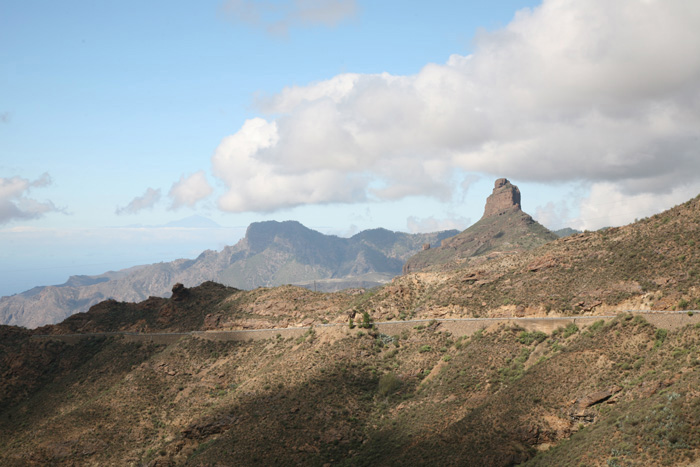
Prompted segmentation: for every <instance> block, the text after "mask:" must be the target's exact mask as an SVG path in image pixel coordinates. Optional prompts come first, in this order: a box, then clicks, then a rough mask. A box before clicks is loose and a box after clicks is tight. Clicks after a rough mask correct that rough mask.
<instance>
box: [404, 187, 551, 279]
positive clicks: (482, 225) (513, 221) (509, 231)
mask: <svg viewBox="0 0 700 467" xmlns="http://www.w3.org/2000/svg"><path fill="white" fill-rule="evenodd" d="M556 239H557V236H556V235H554V234H553V233H552V232H550V231H549V230H547V229H546V228H545V227H544V226H542V225H540V224H538V223H537V222H536V221H535V220H534V219H533V218H532V217H530V216H529V215H528V214H526V213H524V212H523V211H522V210H521V208H520V190H519V189H518V187H517V186H515V185H513V184H512V183H510V182H509V181H508V180H507V179H505V178H499V179H498V180H496V183H495V184H494V188H493V192H492V193H491V196H489V197H488V199H487V200H486V208H485V209H484V216H483V217H482V218H481V219H480V220H479V222H477V223H476V224H474V225H472V226H471V227H469V228H468V229H467V230H465V231H463V232H461V233H460V234H458V235H455V236H454V237H452V238H449V239H446V240H444V241H443V242H442V244H441V245H440V246H439V247H437V248H431V249H428V250H423V251H421V252H419V253H418V254H416V255H415V256H413V257H412V258H410V259H409V260H408V261H407V262H406V264H404V267H403V273H404V274H408V273H411V272H417V271H422V270H425V269H427V268H434V267H440V268H448V269H449V268H453V267H461V266H464V264H465V262H467V261H469V260H470V258H474V257H481V258H482V259H484V258H486V259H493V258H496V257H498V256H500V255H503V254H512V253H517V252H520V251H524V250H531V249H533V248H536V247H538V246H540V245H543V244H545V243H547V242H550V241H552V240H556ZM535 270H536V269H535Z"/></svg>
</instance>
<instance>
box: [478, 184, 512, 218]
mask: <svg viewBox="0 0 700 467" xmlns="http://www.w3.org/2000/svg"><path fill="white" fill-rule="evenodd" d="M508 211H520V190H518V187H517V186H515V185H513V184H512V183H510V182H509V181H508V179H505V178H499V179H498V180H496V184H495V185H494V187H493V193H491V196H489V197H488V198H487V199H486V208H484V216H483V217H482V219H485V218H487V217H492V216H499V215H501V214H503V213H505V212H508Z"/></svg>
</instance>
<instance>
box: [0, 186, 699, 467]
mask: <svg viewBox="0 0 700 467" xmlns="http://www.w3.org/2000/svg"><path fill="white" fill-rule="evenodd" d="M698 242H700V196H698V197H697V198H694V199H692V200H690V201H688V202H686V203H684V204H682V205H679V206H676V207H675V208H673V209H670V210H668V211H666V212H663V213H660V214H658V215H656V216H653V217H651V218H648V219H643V220H641V221H639V222H636V223H634V224H630V225H627V226H624V227H618V228H613V229H607V230H605V231H600V232H587V233H583V234H578V235H573V236H570V237H566V238H562V239H559V240H555V241H552V242H549V243H547V244H544V245H542V246H540V247H538V248H535V249H533V250H529V251H523V252H520V253H514V254H509V255H501V256H498V257H494V258H492V259H490V260H483V261H476V262H468V263H452V264H451V265H447V264H446V265H445V266H451V268H450V267H442V268H440V269H438V270H431V271H427V272H418V273H413V274H408V275H405V276H400V277H397V278H395V279H394V280H393V281H392V283H391V284H388V285H386V286H384V287H382V288H380V289H378V290H376V291H372V292H366V293H361V292H358V291H351V290H348V291H343V292H336V293H321V292H314V291H311V290H308V289H304V288H300V287H293V286H283V287H274V288H259V289H256V290H239V289H234V288H230V287H226V286H223V285H220V284H215V283H212V282H205V283H203V284H202V285H200V286H198V287H192V288H188V287H184V286H181V285H176V286H175V287H174V288H173V294H172V296H171V297H170V298H156V297H154V298H151V299H148V300H146V301H144V302H141V303H124V302H117V301H114V300H110V301H105V302H103V303H101V304H99V305H98V306H95V307H93V308H92V309H91V310H90V311H89V312H88V313H82V314H78V315H75V316H72V317H70V318H69V319H67V320H66V321H64V322H63V323H61V324H59V325H53V326H46V327H43V328H40V329H37V330H34V331H30V330H26V329H22V328H17V327H12V326H0V446H4V449H3V450H0V464H2V465H8V466H20V465H22V466H24V465H32V464H34V465H46V464H50V465H85V464H94V465H144V464H145V465H150V466H163V465H193V466H212V467H213V466H217V465H289V464H293V465H297V464H299V465H320V466H322V465H326V464H330V465H347V466H350V465H352V466H365V465H366V466H369V465H493V466H509V465H515V464H521V463H524V464H525V465H533V466H534V465H542V466H546V465H551V466H561V465H592V466H611V465H613V466H614V465H645V466H646V465H650V466H655V465H679V466H691V465H696V463H697V461H698V457H699V456H700V436H699V435H700V432H699V431H698V427H699V426H700V394H699V393H698V391H697V388H698V386H699V385H700V373H699V372H698V366H699V365H700V360H699V358H700V354H699V352H700V313H694V312H688V313H682V314H677V315H676V316H680V317H682V318H683V322H685V323H687V325H685V326H684V327H674V328H671V327H670V326H669V327H655V326H654V325H652V324H650V322H649V321H652V319H651V317H649V318H648V319H649V321H647V319H645V317H644V315H642V314H630V313H625V312H624V310H626V309H629V308H636V309H654V310H664V309H665V310H671V309H677V310H681V309H697V308H700V290H699V289H698V280H697V277H698V270H700V253H698V251H697V244H698ZM364 312H366V313H367V314H368V316H369V317H370V318H372V319H374V320H375V321H381V320H389V319H391V320H396V319H405V318H409V317H421V318H426V319H430V318H441V317H445V318H465V317H475V316H481V317H497V316H525V317H527V316H542V317H545V316H548V317H554V316H561V315H573V316H580V315H584V314H585V315H594V316H595V315H603V314H604V315H611V314H617V317H616V318H614V319H609V318H605V319H600V320H599V321H595V319H593V320H588V321H587V323H589V324H584V323H583V321H581V320H579V321H578V322H579V324H578V325H577V324H575V323H572V324H570V325H567V326H566V327H565V328H564V327H561V328H558V329H554V330H552V329H551V328H546V326H543V329H544V330H543V329H538V330H532V329H530V330H528V329H525V328H524V327H520V326H519V325H518V322H515V321H511V322H510V324H508V325H503V324H494V322H493V321H481V322H480V323H483V324H482V325H481V327H480V329H478V330H476V331H475V332H474V331H471V332H468V333H464V334H463V335H462V334H460V335H457V334H451V333H450V332H447V331H446V327H445V326H442V325H441V323H440V322H438V321H433V322H427V321H424V322H421V323H415V324H412V325H408V326H404V327H403V328H402V330H401V331H399V332H397V333H396V334H393V333H392V334H391V335H388V334H382V333H381V332H379V331H377V330H374V329H364V328H360V327H355V328H351V327H350V326H348V321H349V316H353V315H354V316H355V319H354V322H355V323H358V324H359V323H360V322H361V321H362V319H363V317H362V314H363V313H364ZM662 321H663V320H662ZM654 322H657V323H658V322H659V321H658V320H655V321H654ZM324 323H338V324H341V323H342V324H343V325H342V326H336V327H321V326H320V325H321V324H324ZM299 325H306V326H309V325H317V327H315V328H310V329H308V330H306V331H304V333H303V334H301V333H300V334H299V335H298V336H297V337H284V336H283V335H282V333H281V332H279V331H272V332H268V333H267V334H266V335H263V337H261V338H259V339H257V340H252V339H250V340H248V339H246V340H216V339H217V337H209V338H207V337H206V336H205V335H185V336H181V338H180V339H179V340H178V341H177V342H174V343H162V342H161V343H158V342H159V341H158V339H157V338H155V337H154V338H153V340H152V341H150V342H149V341H148V340H147V339H146V340H144V341H133V340H129V339H128V338H127V337H129V336H96V337H91V338H83V339H80V340H77V341H75V343H72V344H71V343H69V341H61V340H46V339H38V338H33V337H32V336H33V335H34V334H39V333H40V334H50V335H51V334H54V335H60V334H73V333H89V332H100V331H117V330H122V331H128V332H162V331H167V332H177V331H191V330H204V329H209V330H222V329H232V328H233V329H260V328H269V327H285V326H299ZM584 326H585V327H584ZM380 329H382V328H380ZM275 332H277V334H275ZM285 334H286V332H285ZM210 336H216V335H214V334H211V335H210ZM59 337H60V336H59ZM66 337H68V338H71V337H70V336H66ZM169 342H170V341H169Z"/></svg>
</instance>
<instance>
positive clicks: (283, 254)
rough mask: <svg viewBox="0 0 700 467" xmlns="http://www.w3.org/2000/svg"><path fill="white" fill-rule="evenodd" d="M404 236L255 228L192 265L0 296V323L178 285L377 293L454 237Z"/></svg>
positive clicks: (62, 313) (29, 320)
mask: <svg viewBox="0 0 700 467" xmlns="http://www.w3.org/2000/svg"><path fill="white" fill-rule="evenodd" d="M456 233H457V232H456V231H445V232H439V233H432V234H406V233H401V232H391V231H388V230H385V229H374V230H368V231H365V232H360V233H358V234H356V235H355V236H353V237H351V238H340V237H336V236H330V235H324V234H321V233H319V232H316V231H314V230H311V229H308V228H306V227H304V226H303V225H301V224H299V223H298V222H292V221H288V222H272V221H270V222H260V223H254V224H251V225H250V226H249V228H248V231H247V232H246V236H245V238H243V239H242V240H241V241H240V242H238V243H237V244H236V245H234V246H229V247H226V248H224V249H223V250H222V251H220V252H217V251H212V250H208V251H205V252H203V253H202V254H201V255H199V257H197V258H196V259H194V260H188V259H179V260H176V261H172V262H168V263H157V264H152V265H147V266H139V267H136V268H131V269H127V270H124V271H118V272H109V273H105V274H102V275H99V276H73V277H71V278H70V279H69V280H68V282H66V283H65V284H62V285H60V286H51V287H36V288H34V289H32V290H29V291H27V292H24V293H21V294H17V295H13V296H11V297H2V298H0V323H2V324H13V325H20V326H25V327H36V326H41V325H44V324H49V323H55V322H60V321H62V320H63V319H65V318H66V317H68V316H70V315H72V314H74V313H79V312H85V311H87V310H88V309H89V308H90V307H91V306H92V305H94V304H96V303H98V302H100V301H103V300H107V299H114V300H118V301H129V302H138V301H141V300H145V299H146V298H148V297H150V296H156V297H163V296H167V295H168V293H169V291H170V288H171V287H172V286H173V284H175V283H176V282H180V283H183V284H184V285H186V286H188V287H190V286H195V285H198V284H201V283H202V282H204V281H210V280H213V281H216V282H219V283H222V284H225V285H228V286H231V287H237V288H241V289H253V288H256V287H261V286H264V287H269V286H276V285H283V284H302V285H307V286H308V287H310V288H315V289H317V290H338V289H341V288H349V287H374V286H376V285H379V284H381V283H385V282H387V281H389V280H390V279H391V278H392V277H394V276H396V275H397V274H400V273H401V266H402V265H403V262H404V261H405V260H406V259H407V258H408V257H410V256H411V255H413V254H414V253H416V252H417V251H419V250H420V249H421V248H422V247H423V245H424V244H431V245H434V246H437V245H439V244H440V242H441V240H443V239H445V238H448V237H451V236H453V235H454V234H456Z"/></svg>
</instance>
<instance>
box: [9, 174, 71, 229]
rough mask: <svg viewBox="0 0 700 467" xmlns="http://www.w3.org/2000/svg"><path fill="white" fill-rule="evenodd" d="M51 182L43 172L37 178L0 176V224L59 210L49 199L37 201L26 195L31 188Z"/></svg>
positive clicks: (41, 186)
mask: <svg viewBox="0 0 700 467" xmlns="http://www.w3.org/2000/svg"><path fill="white" fill-rule="evenodd" d="M50 184H51V177H50V176H49V174H47V173H45V174H43V175H42V176H41V177H39V178H38V179H36V180H34V181H30V180H28V179H26V178H21V177H12V178H2V177H0V224H6V223H8V222H10V221H13V220H18V219H36V218H39V217H41V216H43V215H44V214H46V213H48V212H54V211H60V209H58V208H57V207H56V206H54V204H53V203H52V202H51V201H37V200H36V199H33V198H30V197H29V196H28V195H29V193H30V192H31V191H32V189H33V188H43V187H46V186H49V185H50Z"/></svg>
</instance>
